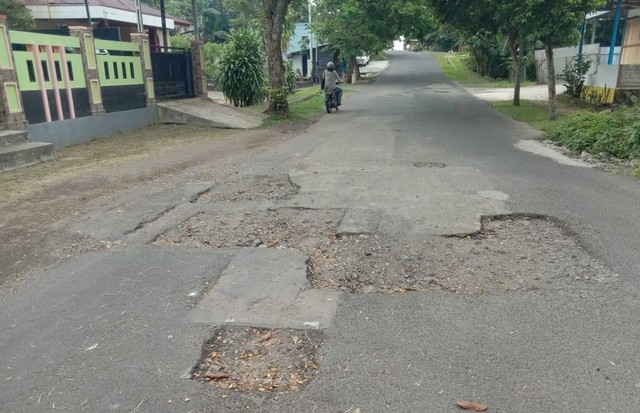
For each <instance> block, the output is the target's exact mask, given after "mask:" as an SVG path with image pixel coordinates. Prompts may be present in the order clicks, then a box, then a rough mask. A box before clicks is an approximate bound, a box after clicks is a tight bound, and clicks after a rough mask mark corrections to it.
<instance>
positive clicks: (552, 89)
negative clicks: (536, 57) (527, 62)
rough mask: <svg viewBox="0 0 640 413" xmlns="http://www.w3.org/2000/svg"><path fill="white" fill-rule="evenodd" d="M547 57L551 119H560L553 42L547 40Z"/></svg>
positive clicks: (545, 49) (545, 47)
mask: <svg viewBox="0 0 640 413" xmlns="http://www.w3.org/2000/svg"><path fill="white" fill-rule="evenodd" d="M544 51H545V54H546V55H547V77H548V80H547V84H548V85H549V119H551V120H556V119H558V107H557V105H556V67H555V63H554V62H553V42H552V41H550V40H549V39H547V41H546V42H545V45H544Z"/></svg>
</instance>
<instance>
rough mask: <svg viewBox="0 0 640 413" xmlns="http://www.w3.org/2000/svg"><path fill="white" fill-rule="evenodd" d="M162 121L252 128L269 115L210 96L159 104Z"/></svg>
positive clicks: (214, 126)
mask: <svg viewBox="0 0 640 413" xmlns="http://www.w3.org/2000/svg"><path fill="white" fill-rule="evenodd" d="M158 116H159V118H160V122H161V123H175V124H181V125H193V126H202V127H212V128H224V129H251V128H257V127H259V126H261V125H262V121H263V120H264V119H266V118H267V115H264V114H262V113H258V112H255V111H252V110H249V109H243V108H236V107H233V106H228V105H221V104H219V103H216V102H214V101H212V100H211V99H208V98H197V99H182V100H174V101H168V102H162V103H159V104H158Z"/></svg>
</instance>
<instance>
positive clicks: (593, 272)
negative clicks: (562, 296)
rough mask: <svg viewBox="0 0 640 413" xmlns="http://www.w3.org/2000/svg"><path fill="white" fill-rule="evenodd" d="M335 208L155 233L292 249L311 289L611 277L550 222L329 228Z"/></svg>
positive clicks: (467, 290) (226, 219) (203, 222)
mask: <svg viewBox="0 0 640 413" xmlns="http://www.w3.org/2000/svg"><path fill="white" fill-rule="evenodd" d="M343 213H344V211H342V210H311V209H295V208H281V209H276V210H268V211H259V212H255V213H254V212H246V213H244V214H238V213H235V214H219V215H213V214H210V213H203V214H200V215H198V216H196V217H194V218H192V219H191V220H189V221H187V222H185V223H184V224H182V225H180V226H179V227H178V228H176V229H175V230H172V231H170V232H168V233H166V234H164V235H163V236H162V237H160V238H159V239H158V240H157V241H156V242H157V243H158V244H160V245H173V246H175V245H183V246H186V247H196V248H198V247H202V248H228V247H257V248H295V249H299V250H301V251H303V252H304V253H306V254H307V255H308V256H309V262H308V276H309V279H310V282H311V284H312V285H313V286H314V287H317V288H330V289H335V290H342V291H348V292H355V293H373V292H404V291H443V292H449V293H456V294H462V295H473V294H481V293H488V292H507V291H530V290H540V289H550V288H566V287H569V286H573V285H575V284H577V283H580V284H584V283H588V284H598V283H603V282H610V281H615V280H616V279H617V275H616V274H614V273H613V272H611V271H610V270H608V269H607V268H606V267H605V266H604V265H603V264H601V263H600V262H599V261H598V260H596V259H594V258H593V257H592V256H591V255H590V254H589V253H588V252H587V251H585V250H584V249H583V248H582V247H581V246H580V244H579V243H578V242H577V241H576V240H575V239H574V238H573V237H572V236H571V235H570V234H568V233H567V232H566V231H565V230H564V229H563V228H562V226H561V225H559V224H558V223H557V222H556V221H554V220H551V219H547V218H544V217H526V216H506V217H500V218H487V219H485V220H484V221H483V228H482V230H481V231H480V232H479V233H477V234H473V235H469V236H467V237H422V238H416V237H414V238H408V237H397V236H396V237H392V236H388V235H385V234H380V233H379V234H373V235H354V236H342V237H338V236H336V235H335V233H336V230H337V227H338V225H339V222H340V219H341V217H342V215H343Z"/></svg>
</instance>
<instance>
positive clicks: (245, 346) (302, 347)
mask: <svg viewBox="0 0 640 413" xmlns="http://www.w3.org/2000/svg"><path fill="white" fill-rule="evenodd" d="M323 342H324V335H323V334H322V333H321V332H320V331H317V330H310V331H298V330H266V329H258V328H242V327H221V328H218V329H217V330H216V331H215V332H214V335H213V337H212V338H211V339H210V340H208V341H206V342H205V343H204V345H203V346H202V355H201V358H200V361H199V362H198V364H197V365H196V367H195V368H194V369H193V371H192V374H191V377H192V378H193V379H196V380H201V381H206V382H209V383H211V384H212V385H213V386H215V387H218V388H223V389H229V390H234V391H240V392H261V393H268V392H295V391H298V390H300V389H301V388H302V387H304V386H305V385H306V384H307V383H309V381H310V380H311V379H312V378H313V377H314V376H315V375H316V374H317V373H318V370H319V362H318V356H317V351H318V349H319V348H320V346H321V345H322V343H323Z"/></svg>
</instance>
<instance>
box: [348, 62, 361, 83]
mask: <svg viewBox="0 0 640 413" xmlns="http://www.w3.org/2000/svg"><path fill="white" fill-rule="evenodd" d="M354 74H355V75H356V80H357V79H360V68H359V67H358V61H357V60H356V57H355V56H349V77H350V78H351V79H353V75H354Z"/></svg>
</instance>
